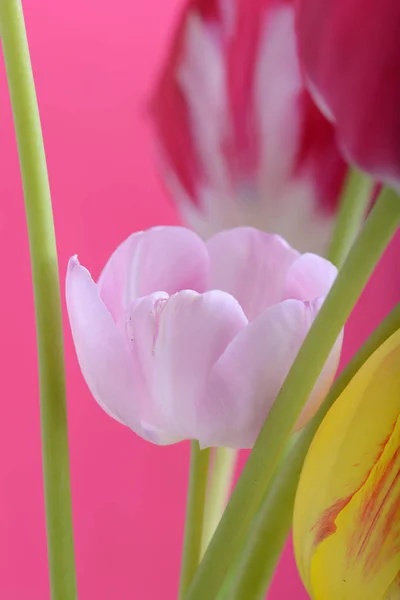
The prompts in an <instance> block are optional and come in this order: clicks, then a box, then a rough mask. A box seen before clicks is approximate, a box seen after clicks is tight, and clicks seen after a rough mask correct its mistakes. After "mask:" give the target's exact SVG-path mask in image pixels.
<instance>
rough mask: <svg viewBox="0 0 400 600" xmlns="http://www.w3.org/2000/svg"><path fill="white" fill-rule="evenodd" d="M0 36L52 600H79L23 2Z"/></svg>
mask: <svg viewBox="0 0 400 600" xmlns="http://www.w3.org/2000/svg"><path fill="white" fill-rule="evenodd" d="M0 34H1V41H2V46H3V53H4V59H5V64H6V70H7V78H8V85H9V90H10V96H11V103H12V109H13V114H14V122H15V131H16V137H17V144H18V152H19V159H20V165H21V175H22V182H23V188H24V197H25V208H26V218H27V225H28V234H29V243H30V253H31V264H32V278H33V286H34V295H35V311H36V330H37V344H38V360H39V380H40V407H41V423H42V449H43V471H44V491H45V501H46V524H47V543H48V557H49V569H50V584H51V594H52V598H53V600H75V598H76V597H77V592H76V579H75V560H74V549H73V533H72V511H71V493H70V475H69V460H68V438H67V414H66V401H65V374H64V353H63V333H62V321H61V302H60V289H59V277H58V265H57V251H56V243H55V234H54V225H53V215H52V207H51V199H50V189H49V182H48V176H47V168H46V159H45V153H44V146H43V138H42V132H41V126H40V119H39V110H38V105H37V100H36V94H35V86H34V81H33V75H32V68H31V62H30V57H29V49H28V42H27V37H26V31H25V24H24V17H23V12H22V6H21V2H20V0H0Z"/></svg>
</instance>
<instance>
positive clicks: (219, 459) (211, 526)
mask: <svg viewBox="0 0 400 600" xmlns="http://www.w3.org/2000/svg"><path fill="white" fill-rule="evenodd" d="M237 455H238V453H237V451H236V450H232V449H231V448H215V450H214V456H213V459H212V461H211V464H210V467H209V474H208V485H207V496H206V506H205V509H204V524H203V537H202V541H201V555H202V556H203V554H204V552H205V551H206V549H207V546H208V544H209V542H210V540H211V538H212V536H213V535H214V531H215V530H216V528H217V526H218V523H219V522H220V520H221V517H222V513H223V512H224V510H225V506H226V503H227V502H228V498H229V494H230V491H231V488H232V482H233V477H234V474H235V468H236V463H237Z"/></svg>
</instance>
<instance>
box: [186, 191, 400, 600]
mask: <svg viewBox="0 0 400 600" xmlns="http://www.w3.org/2000/svg"><path fill="white" fill-rule="evenodd" d="M399 223H400V200H399V198H398V197H397V194H395V193H394V192H393V191H391V190H385V191H384V192H383V193H382V194H381V195H380V197H379V199H378V201H377V202H376V204H375V206H374V208H373V209H372V211H371V214H370V216H369V217H368V219H367V221H366V223H365V226H364V228H363V230H362V231H361V233H360V235H359V237H358V239H357V241H356V243H355V244H354V245H353V246H352V248H351V250H350V252H349V254H348V257H347V259H346V261H345V263H344V265H343V267H342V269H341V270H340V271H339V274H338V276H337V279H336V281H335V283H334V285H333V286H332V289H331V291H330V293H329V294H328V296H327V298H326V300H325V302H324V304H323V305H322V307H321V310H320V312H319V314H318V315H317V317H316V319H315V321H314V323H313V325H312V327H311V329H310V331H309V333H308V335H307V338H306V340H305V342H304V344H303V346H302V348H301V349H300V352H299V354H298V355H297V358H296V360H295V362H294V364H293V366H292V368H291V370H290V373H289V375H288V377H287V379H286V381H285V382H284V384H283V386H282V389H281V391H280V393H279V395H278V398H277V399H276V401H275V403H274V405H273V407H272V409H271V411H270V413H269V415H268V418H267V420H266V421H265V423H264V425H263V428H262V430H261V433H260V435H259V437H258V439H257V441H256V444H255V446H254V448H253V451H252V453H251V454H250V457H249V459H248V461H247V464H246V466H245V468H244V469H243V472H242V475H241V477H240V479H239V482H238V484H237V486H236V488H235V490H234V492H233V494H232V497H231V499H230V501H229V503H228V506H227V508H226V510H225V512H224V515H223V517H222V519H221V522H220V524H219V526H218V528H217V530H216V532H215V535H214V537H213V539H212V540H211V543H210V545H209V547H208V549H207V552H206V554H205V555H204V558H203V560H202V562H201V564H200V566H199V569H198V570H197V573H196V576H195V578H194V579H193V582H192V585H191V586H190V589H189V592H188V595H187V599H188V600H203V599H204V598H210V599H212V598H215V597H216V595H217V593H218V590H219V588H220V586H221V584H222V582H223V580H224V578H225V577H226V575H227V572H228V570H229V567H230V565H231V564H232V561H233V559H234V557H235V555H236V554H237V552H238V551H239V550H240V545H241V543H242V541H243V539H244V536H245V533H246V531H247V529H248V527H249V526H250V524H251V521H252V519H253V517H254V515H255V513H256V511H257V510H258V508H259V506H260V503H261V500H262V498H263V496H264V493H265V490H266V489H267V487H268V484H269V481H270V479H271V476H272V474H273V472H274V469H275V467H276V465H277V463H278V461H279V458H280V456H281V454H282V452H283V449H284V447H285V444H286V442H287V441H288V439H289V437H290V433H291V431H292V430H293V427H294V424H295V422H296V420H297V419H298V417H299V415H300V412H301V410H302V408H303V406H304V404H305V402H306V400H307V398H308V397H309V396H310V393H311V391H312V389H313V387H314V385H315V382H316V380H317V378H318V375H319V374H320V372H321V370H322V368H323V366H324V364H325V362H326V360H327V358H328V356H329V353H330V351H331V349H332V347H333V345H334V343H335V341H336V339H337V337H338V335H339V333H340V331H341V329H342V327H343V325H344V323H345V322H346V320H347V318H348V317H349V315H350V312H351V311H352V310H353V308H354V305H355V303H356V301H357V300H358V298H359V296H360V294H361V292H362V290H363V289H364V286H365V284H366V283H367V281H368V279H369V277H370V275H371V273H372V271H373V269H374V268H375V266H376V264H377V262H378V261H379V259H380V257H381V256H382V253H383V251H384V249H385V248H386V246H387V244H388V243H389V241H390V240H391V238H392V236H393V234H394V233H395V231H396V229H397V226H398V224H399Z"/></svg>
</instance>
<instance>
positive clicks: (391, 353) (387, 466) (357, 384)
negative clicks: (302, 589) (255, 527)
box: [294, 331, 400, 600]
mask: <svg viewBox="0 0 400 600" xmlns="http://www.w3.org/2000/svg"><path fill="white" fill-rule="evenodd" d="M399 367H400V331H398V332H397V333H395V334H394V335H392V336H391V337H390V338H389V339H388V340H387V341H386V342H385V343H384V344H383V345H382V346H381V347H380V348H378V350H376V351H375V353H374V354H373V355H372V356H371V357H370V358H369V360H367V362H366V363H365V364H364V365H363V366H362V367H361V369H360V370H359V371H358V373H357V374H356V375H355V376H354V378H353V379H352V381H351V382H350V384H349V385H348V387H347V388H346V389H345V390H344V392H343V393H342V395H341V396H340V397H339V398H338V400H337V401H336V403H335V404H334V405H333V407H332V408H331V410H330V411H329V413H328V414H327V416H326V417H325V419H324V421H323V422H322V425H321V427H320V428H319V430H318V432H317V434H316V436H315V438H314V440H313V442H312V444H311V447H310V450H309V453H308V455H307V458H306V461H305V464H304V468H303V472H302V475H301V479H300V483H299V488H298V492H297V497H296V504H295V513H294V542H295V551H296V558H297V562H298V566H299V569H300V573H301V576H302V579H303V581H304V583H305V585H306V587H307V589H308V591H309V593H310V595H311V597H312V598H313V600H338V599H339V598H340V599H341V600H355V599H358V598H362V599H363V600H396V599H398V598H400V579H399V573H400V368H399Z"/></svg>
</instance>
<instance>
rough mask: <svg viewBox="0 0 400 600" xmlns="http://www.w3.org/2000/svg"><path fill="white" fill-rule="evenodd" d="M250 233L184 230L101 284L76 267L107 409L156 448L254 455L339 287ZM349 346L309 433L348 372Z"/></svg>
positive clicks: (144, 238)
mask: <svg viewBox="0 0 400 600" xmlns="http://www.w3.org/2000/svg"><path fill="white" fill-rule="evenodd" d="M336 272H337V271H336V268H335V267H334V266H333V265H332V264H331V263H329V262H328V261H326V260H325V259H323V258H320V257H318V256H316V255H314V254H303V255H300V254H299V253H298V252H297V251H295V250H293V249H292V248H291V247H290V246H289V245H288V244H286V242H285V241H284V240H283V239H282V238H280V237H279V236H276V235H271V234H266V233H263V232H260V231H257V230H255V229H251V228H238V229H234V230H231V231H227V232H223V233H220V234H218V235H216V236H215V237H213V238H211V239H210V240H209V241H208V242H206V243H205V242H203V241H202V240H201V239H200V238H199V237H198V236H197V235H196V234H195V233H193V232H191V231H190V230H187V229H184V228H179V227H161V228H155V229H151V230H148V231H146V232H139V233H136V234H134V235H132V236H131V237H130V238H128V239H127V240H126V241H125V242H124V243H123V244H122V245H121V246H120V247H119V248H118V249H117V250H116V251H115V252H114V253H113V255H112V256H111V258H110V260H109V261H108V263H107V265H106V267H105V269H104V270H103V272H102V274H101V276H100V278H99V281H98V283H97V284H96V283H95V282H94V281H93V280H92V278H91V276H90V274H89V272H88V271H87V270H86V269H85V268H84V267H82V266H81V265H80V264H79V262H78V260H77V258H72V259H71V261H70V264H69V268H68V274H67V286H66V293H67V307H68V313H69V318H70V323H71V329H72V334H73V339H74V343H75V347H76V351H77V355H78V359H79V363H80V366H81V369H82V373H83V375H84V377H85V379H86V382H87V384H88V386H89V388H90V390H91V392H92V394H93V396H94V397H95V399H96V400H97V402H98V403H99V404H100V406H101V407H102V408H103V409H104V410H105V411H106V412H107V413H108V414H109V415H111V416H112V417H114V418H115V419H117V420H118V421H120V422H122V423H124V424H125V425H127V426H129V427H130V428H131V429H133V430H134V431H135V432H136V433H137V434H138V435H140V436H142V437H143V438H145V439H147V440H149V441H152V442H154V443H157V444H170V443H174V442H178V441H180V440H183V439H197V440H199V442H200V445H201V446H203V447H206V446H228V447H232V448H241V447H251V446H252V445H253V444H254V441H255V439H256V437H257V435H258V433H259V431H260V428H261V426H262V424H263V422H264V420H265V418H266V416H267V414H268V412H269V410H270V408H271V406H272V404H273V403H274V401H275V398H276V396H277V394H278V392H279V390H280V388H281V386H282V383H283V381H284V379H285V377H286V375H287V373H288V371H289V369H290V367H291V365H292V363H293V361H294V359H295V357H296V355H297V353H298V350H299V348H300V346H301V344H302V342H303V340H304V338H305V336H306V334H307V332H308V330H309V328H310V326H311V324H312V322H313V320H314V318H315V316H316V314H317V312H318V310H319V307H320V306H321V304H322V302H323V300H324V297H325V295H326V294H327V293H328V291H329V289H330V287H331V285H332V283H333V280H334V279H335V276H336ZM340 348H341V337H340V339H339V340H338V341H337V343H336V345H335V347H334V349H333V351H332V353H331V355H330V357H329V360H328V361H327V363H326V365H325V368H324V370H323V371H322V373H321V376H320V378H319V380H318V382H317V384H316V386H315V388H314V390H313V392H312V394H311V396H310V398H309V400H308V403H307V405H306V407H305V409H304V411H303V414H302V415H301V418H300V422H299V423H298V426H301V425H302V424H304V423H305V422H306V421H307V419H309V418H310V417H311V415H312V414H313V413H314V412H315V411H316V409H317V408H318V406H319V404H320V402H321V401H322V400H323V398H324V397H325V394H326V392H327V390H328V388H329V386H330V384H331V382H332V379H333V377H334V375H335V371H336V368H337V364H338V360H339V355H340Z"/></svg>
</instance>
